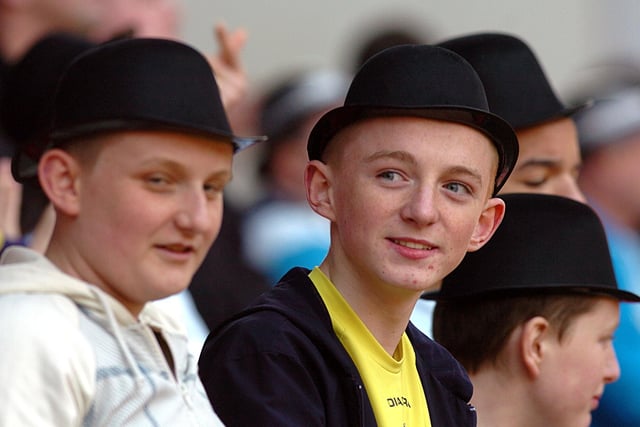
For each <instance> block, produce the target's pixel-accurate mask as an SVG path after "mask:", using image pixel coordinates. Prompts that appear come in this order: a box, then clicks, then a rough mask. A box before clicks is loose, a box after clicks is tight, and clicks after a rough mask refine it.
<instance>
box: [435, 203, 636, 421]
mask: <svg viewBox="0 0 640 427" xmlns="http://www.w3.org/2000/svg"><path fill="white" fill-rule="evenodd" d="M503 198H504V201H505V203H506V206H507V212H508V214H507V215H506V216H505V219H504V221H503V223H502V225H501V226H500V228H499V229H498V231H497V232H496V234H495V235H494V236H493V238H492V239H491V241H490V242H489V243H488V244H487V245H485V247H483V248H482V249H481V250H479V251H477V252H475V253H472V254H469V255H467V257H465V259H464V260H463V261H462V263H461V264H460V265H459V266H458V268H456V269H455V270H454V271H453V273H451V274H450V275H449V276H447V277H446V278H445V279H444V281H443V284H442V289H441V290H440V291H439V292H436V293H432V294H431V295H429V298H432V299H435V300H437V304H436V308H435V311H434V318H433V333H434V338H435V339H436V341H438V342H439V343H440V344H442V345H444V346H445V347H446V348H447V349H448V350H449V351H451V353H452V354H453V355H454V356H455V357H456V359H458V360H459V361H460V362H461V363H462V364H463V365H464V367H465V368H466V369H467V371H468V372H469V375H470V377H471V381H472V382H473V386H474V393H473V399H472V403H473V404H474V405H475V407H476V408H477V410H478V426H480V427H493V426H505V425H508V426H513V427H521V426H552V427H565V426H566V427H570V426H571V427H578V426H582V427H588V426H589V425H590V422H591V411H593V410H594V409H595V408H596V407H597V406H598V401H599V399H600V397H601V396H602V393H603V391H604V388H605V385H606V384H608V383H611V382H613V381H615V380H616V379H617V378H618V376H619V375H620V369H619V366H618V361H617V359H616V355H615V351H614V349H613V343H612V341H613V334H614V331H615V330H616V328H617V326H618V321H619V308H618V305H619V302H620V301H631V302H638V301H640V297H639V296H637V295H635V294H633V293H631V292H627V291H624V290H621V289H618V287H617V284H616V279H615V276H614V274H613V267H612V265H611V258H610V255H609V250H608V246H607V240H606V237H605V234H604V229H603V227H602V224H601V223H600V220H599V218H598V216H597V215H596V213H595V212H594V211H593V210H592V209H591V208H590V207H589V206H587V205H585V204H583V203H580V202H576V201H574V200H571V199H568V198H564V197H559V196H550V195H539V194H508V195H505V196H503Z"/></svg>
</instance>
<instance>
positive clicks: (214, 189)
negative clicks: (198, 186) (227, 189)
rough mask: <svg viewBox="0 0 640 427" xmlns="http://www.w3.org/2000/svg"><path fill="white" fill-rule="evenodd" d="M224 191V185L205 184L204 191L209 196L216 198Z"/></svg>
mask: <svg viewBox="0 0 640 427" xmlns="http://www.w3.org/2000/svg"><path fill="white" fill-rule="evenodd" d="M223 190H224V185H222V184H205V185H204V191H205V193H207V194H208V195H209V196H216V195H218V194H220V193H222V191H223Z"/></svg>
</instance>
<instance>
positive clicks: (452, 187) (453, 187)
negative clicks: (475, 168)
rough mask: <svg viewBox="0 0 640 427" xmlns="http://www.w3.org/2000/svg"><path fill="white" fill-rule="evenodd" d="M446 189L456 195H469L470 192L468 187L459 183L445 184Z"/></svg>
mask: <svg viewBox="0 0 640 427" xmlns="http://www.w3.org/2000/svg"><path fill="white" fill-rule="evenodd" d="M444 187H445V188H446V189H447V190H449V191H452V192H454V193H463V192H466V193H469V192H470V191H469V188H468V187H467V186H466V185H464V184H461V183H459V182H449V183H447V184H445V186H444Z"/></svg>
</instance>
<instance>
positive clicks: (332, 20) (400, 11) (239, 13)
mask: <svg viewBox="0 0 640 427" xmlns="http://www.w3.org/2000/svg"><path fill="white" fill-rule="evenodd" d="M182 1H183V2H184V3H185V6H186V15H185V19H184V22H185V25H184V31H183V35H184V37H185V38H186V39H187V40H188V41H190V42H192V43H193V44H195V45H196V46H198V47H200V48H202V49H206V50H211V48H213V47H214V46H215V45H214V43H213V41H212V38H211V35H212V30H211V27H212V25H213V23H214V22H217V21H219V20H224V21H225V22H226V23H227V24H228V25H229V26H230V27H237V26H243V27H245V28H247V29H248V30H249V33H250V39H249V42H248V45H247V47H246V50H245V53H244V60H245V63H246V65H247V67H248V69H249V72H250V75H251V78H252V80H253V81H255V82H261V81H263V80H264V79H265V78H270V77H272V76H273V75H275V74H276V73H278V72H279V71H280V70H284V69H286V67H288V66H289V65H297V64H306V63H311V64H318V65H345V63H346V61H345V58H346V57H347V56H348V53H349V50H350V49H351V48H352V47H353V44H352V42H353V41H354V40H355V37H356V36H357V34H356V32H362V31H364V30H366V29H367V28H373V26H374V23H375V22H376V21H377V20H379V19H380V18H381V17H382V18H384V17H398V16H399V17H405V19H407V21H408V22H409V23H410V24H411V25H414V24H415V25H420V24H422V25H424V27H425V28H427V30H428V32H429V33H430V34H433V35H434V36H435V38H436V39H441V38H446V37H450V36H455V35H458V34H462V33H467V32H474V31H484V30H497V31H507V32H514V33H516V34H518V35H520V36H522V37H523V38H525V39H526V40H527V41H528V42H529V43H530V44H531V45H532V46H533V48H534V49H535V50H536V52H537V53H538V55H539V56H540V58H541V60H542V62H543V63H544V65H545V68H546V69H547V72H548V74H549V75H550V77H551V79H552V80H553V81H554V84H555V85H556V87H558V89H559V90H561V89H562V86H564V85H565V84H568V83H570V82H571V80H572V73H573V72H574V71H575V70H576V69H579V68H580V67H583V66H584V65H585V64H587V63H589V62H590V61H591V60H592V58H594V57H597V56H598V55H599V50H600V49H603V48H609V47H610V46H611V45H612V44H611V43H605V40H603V37H602V33H603V32H605V33H607V34H606V36H612V35H615V34H612V33H615V32H616V31H619V32H620V33H621V34H620V35H619V38H620V39H622V38H624V39H625V44H629V43H633V41H635V40H637V39H638V38H637V37H635V35H637V34H634V32H635V33H637V30H636V29H635V25H634V22H635V21H637V19H638V18H639V17H640V1H638V0H535V1H523V0H483V1H474V0H395V1H391V0H322V1H308V0H269V1H255V0H254V1H249V0H182ZM616 5H621V7H616ZM608 11H611V12H608ZM616 20H618V21H625V22H624V23H623V24H622V25H618V26H616V25H611V22H610V21H616ZM369 22H371V25H368V23H369ZM605 27H612V28H611V29H610V30H609V31H603V29H604V28H605ZM605 38H606V37H605Z"/></svg>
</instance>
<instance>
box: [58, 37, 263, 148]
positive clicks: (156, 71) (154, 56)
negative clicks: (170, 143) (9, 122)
mask: <svg viewBox="0 0 640 427" xmlns="http://www.w3.org/2000/svg"><path fill="white" fill-rule="evenodd" d="M131 129H163V130H174V131H179V132H188V133H194V134H200V135H203V136H206V137H211V138H214V139H223V140H228V141H229V142H231V143H233V145H234V148H235V150H236V151H237V150H240V149H243V148H245V147H247V146H249V145H251V144H252V143H254V142H257V141H259V140H263V139H264V138H262V137H248V138H241V137H237V136H235V135H233V133H232V131H231V127H230V126H229V122H228V120H227V115H226V112H225V110H224V107H223V105H222V101H221V99H220V93H219V90H218V86H217V84H216V81H215V78H214V75H213V71H212V69H211V66H210V64H209V62H208V61H207V60H206V58H205V57H204V56H203V55H202V54H200V53H199V52H197V51H196V50H195V49H193V48H192V47H190V46H187V45H185V44H183V43H180V42H177V41H173V40H165V39H152V38H133V39H124V40H117V41H112V42H108V43H105V44H103V45H101V46H99V47H97V48H95V49H92V50H90V51H88V52H86V53H85V54H84V55H81V56H80V57H79V58H77V59H76V60H75V61H74V62H73V63H72V64H71V66H70V67H69V69H68V70H67V72H66V74H65V75H64V77H63V79H62V81H61V83H60V87H59V89H58V93H57V97H56V100H55V105H54V121H53V130H52V133H51V139H52V140H53V142H54V143H59V142H61V141H64V140H68V139H70V138H76V137H78V136H82V135H86V134H92V133H96V132H103V131H116V130H131Z"/></svg>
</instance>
